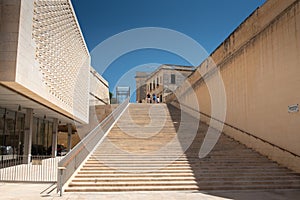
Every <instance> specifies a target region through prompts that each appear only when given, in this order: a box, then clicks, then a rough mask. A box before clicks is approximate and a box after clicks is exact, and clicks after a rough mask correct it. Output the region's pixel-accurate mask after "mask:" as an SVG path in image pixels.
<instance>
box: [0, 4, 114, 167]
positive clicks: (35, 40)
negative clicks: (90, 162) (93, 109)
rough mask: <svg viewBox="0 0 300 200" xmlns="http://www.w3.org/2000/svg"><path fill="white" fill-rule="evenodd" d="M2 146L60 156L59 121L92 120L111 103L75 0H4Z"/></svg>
mask: <svg viewBox="0 0 300 200" xmlns="http://www.w3.org/2000/svg"><path fill="white" fill-rule="evenodd" d="M0 13H1V14H0V43H1V45H0V147H1V151H0V154H1V160H6V159H9V158H10V155H24V156H25V157H27V159H25V160H24V162H25V163H26V162H30V156H31V154H33V155H34V154H44V153H45V154H46V152H45V150H46V149H48V148H49V147H50V148H51V146H52V147H54V148H52V151H51V154H52V155H53V156H55V155H56V146H57V133H58V125H67V124H68V127H72V125H71V124H73V123H74V121H75V122H76V123H80V124H85V123H88V122H89V106H90V103H93V104H108V103H109V94H108V83H107V81H105V80H104V79H103V78H102V77H101V76H100V75H99V74H98V73H97V72H96V71H95V70H94V69H93V68H92V67H91V66H90V54H89V51H88V49H87V46H86V43H85V40H84V38H83V35H82V32H81V29H80V26H79V24H78V22H77V19H76V15H75V12H74V10H73V7H72V4H71V2H70V0H60V1H53V0H13V1H12V0H0Z"/></svg>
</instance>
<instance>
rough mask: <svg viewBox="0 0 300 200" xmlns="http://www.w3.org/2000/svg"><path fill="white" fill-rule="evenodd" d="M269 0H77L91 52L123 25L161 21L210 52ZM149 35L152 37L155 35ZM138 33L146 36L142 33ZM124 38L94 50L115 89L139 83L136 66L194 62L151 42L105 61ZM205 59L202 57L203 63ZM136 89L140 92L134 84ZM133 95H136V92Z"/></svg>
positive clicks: (97, 64)
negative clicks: (146, 46)
mask: <svg viewBox="0 0 300 200" xmlns="http://www.w3.org/2000/svg"><path fill="white" fill-rule="evenodd" d="M264 2H265V0H186V1H183V0H151V1H148V0H72V4H73V7H74V10H75V12H76V15H77V18H78V21H79V24H80V27H81V30H82V32H83V35H84V38H85V41H86V43H87V46H88V49H89V51H90V52H93V49H94V48H95V47H98V46H99V45H102V42H103V41H105V40H107V39H109V38H110V37H112V36H114V35H116V34H119V33H121V32H123V31H127V30H130V29H135V28H142V27H159V28H167V29H171V30H174V31H178V32H180V33H183V34H185V35H186V36H188V37H190V38H192V39H193V40H195V41H197V42H198V43H199V44H200V45H201V46H202V47H203V48H204V49H205V51H206V52H207V53H208V54H210V53H211V52H212V51H213V50H215V49H216V48H217V47H218V46H219V45H220V44H221V43H222V42H223V41H224V40H225V39H226V38H227V37H228V36H229V35H230V33H231V32H232V31H234V29H236V28H237V27H238V25H239V24H240V23H241V22H243V21H244V20H245V19H246V18H247V17H248V16H249V15H250V14H251V13H252V12H253V11H254V10H255V9H256V8H257V7H259V6H261V5H262V4H263V3H264ZM149 37H150V39H151V35H150V36H149ZM153 37H154V36H153ZM136 39H137V40H142V39H143V38H139V37H138V36H137V37H136ZM148 39H149V38H148ZM132 42H135V41H132ZM176 42H177V41H174V44H176ZM122 44H123V43H122V42H121V44H120V43H118V44H112V45H110V48H109V49H108V50H107V51H105V53H103V54H101V55H100V54H97V53H91V56H92V66H93V67H94V68H95V69H96V70H97V71H99V72H100V74H101V75H102V76H103V77H104V78H105V79H106V80H107V81H108V82H109V84H110V90H111V91H114V87H115V86H116V84H118V85H125V84H127V83H128V85H130V86H131V87H134V83H132V82H134V77H132V76H133V75H134V71H136V70H141V71H143V70H145V71H146V70H147V71H151V70H153V69H154V68H153V67H156V66H157V65H159V64H164V63H166V64H179V65H191V63H190V62H189V61H188V60H187V59H186V58H183V57H181V56H179V55H177V54H174V53H171V52H167V51H165V50H161V49H151V48H144V49H139V50H135V51H131V52H127V53H126V54H124V55H120V56H119V57H118V58H116V59H114V60H113V62H111V63H110V64H109V65H108V66H103V63H101V62H99V60H105V59H106V58H105V57H106V56H109V55H110V54H113V53H114V52H117V51H118V49H119V48H122ZM124 45H126V44H125V43H124ZM202 59H203V58H199V63H198V64H200V62H201V61H202ZM105 65H106V64H105ZM103 69H104V70H103ZM124 74H126V78H124V76H123V75H124ZM122 76H123V78H122ZM130 76H131V77H130ZM123 79H124V80H123ZM120 80H121V82H120ZM131 90H132V92H134V90H133V88H132V89H131ZM131 99H132V100H134V99H135V96H134V93H133V96H132V98H131Z"/></svg>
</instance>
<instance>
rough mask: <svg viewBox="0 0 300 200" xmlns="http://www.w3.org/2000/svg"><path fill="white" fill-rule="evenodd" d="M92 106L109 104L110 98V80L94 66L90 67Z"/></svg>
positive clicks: (90, 98)
mask: <svg viewBox="0 0 300 200" xmlns="http://www.w3.org/2000/svg"><path fill="white" fill-rule="evenodd" d="M89 101H90V103H89V104H90V106H96V105H107V104H110V100H109V85H108V82H107V81H106V80H105V79H104V78H103V77H102V76H101V75H100V74H99V73H98V72H97V71H96V70H95V69H94V68H93V67H91V68H90V92H89Z"/></svg>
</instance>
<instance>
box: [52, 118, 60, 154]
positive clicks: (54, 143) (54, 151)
mask: <svg viewBox="0 0 300 200" xmlns="http://www.w3.org/2000/svg"><path fill="white" fill-rule="evenodd" d="M57 132H58V119H53V128H52V152H51V155H52V158H55V157H56V154H57Z"/></svg>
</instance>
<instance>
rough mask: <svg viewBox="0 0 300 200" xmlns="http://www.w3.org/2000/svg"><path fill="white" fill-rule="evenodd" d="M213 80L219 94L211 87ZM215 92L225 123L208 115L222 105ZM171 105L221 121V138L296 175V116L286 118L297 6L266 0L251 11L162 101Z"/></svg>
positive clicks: (299, 20) (297, 64)
mask: <svg viewBox="0 0 300 200" xmlns="http://www.w3.org/2000/svg"><path fill="white" fill-rule="evenodd" d="M218 77H221V78H222V80H223V83H224V89H223V88H220V85H218V84H214V83H215V81H216V80H217V79H218ZM189 85H191V87H190V88H189ZM209 85H210V86H209ZM208 88H209V89H208ZM218 90H224V92H225V93H224V94H225V96H226V99H225V100H224V102H225V104H224V105H225V108H223V110H225V111H226V117H225V121H224V120H222V119H220V118H219V117H220V116H221V115H220V114H219V113H218V111H217V112H215V113H213V114H212V108H213V106H212V104H218V101H223V99H221V98H222V97H221V96H218V94H221V93H222V91H218ZM212 93H214V95H212ZM194 94H196V96H197V101H195V100H194V99H193V98H192V95H194ZM213 98H214V99H213ZM175 99H176V100H177V101H178V100H179V101H181V102H180V106H181V107H182V108H183V107H185V108H187V109H189V110H190V112H191V113H192V112H194V114H195V115H197V113H195V110H196V107H198V106H199V109H200V113H201V115H200V117H201V118H200V120H202V121H204V122H206V123H209V122H210V120H212V121H214V120H215V121H216V122H218V121H219V122H220V121H224V123H225V124H224V127H223V132H224V133H225V134H227V135H229V136H230V137H233V138H234V139H236V140H238V141H240V142H241V143H244V144H245V145H247V146H248V147H250V148H253V149H255V150H257V151H258V152H260V153H261V154H264V155H266V156H268V157H269V158H270V159H272V160H274V161H277V162H278V163H280V164H282V165H284V166H286V167H288V168H290V169H292V170H295V171H297V172H300V113H299V112H288V106H290V105H295V104H299V103H300V1H299V0H284V1H282V0H269V1H267V2H266V3H265V4H264V5H263V6H261V7H260V8H258V9H257V10H256V11H254V12H253V13H252V14H251V15H250V16H249V17H248V18H247V19H246V20H245V21H244V22H243V23H242V24H241V25H240V26H239V27H238V28H237V29H236V30H235V31H234V32H233V33H232V34H231V35H230V36H229V37H228V38H227V39H226V40H225V41H224V42H223V43H222V44H221V45H220V46H219V47H218V48H217V49H216V50H215V51H214V52H213V53H212V54H211V56H210V57H209V58H208V59H207V60H205V61H204V62H203V63H202V64H200V66H199V67H198V69H197V70H196V71H195V72H194V73H193V74H192V75H191V76H190V77H189V78H188V79H187V80H186V84H184V85H183V86H182V87H181V88H178V90H177V91H175V93H173V94H172V95H169V96H168V98H167V101H168V102H172V103H173V104H174V105H175V102H176V101H175ZM212 102H214V103H212ZM176 105H179V104H176ZM218 105H220V104H218ZM214 109H215V110H217V109H222V108H217V109H216V107H215V108H214ZM219 115H220V116H219ZM215 124H218V123H215Z"/></svg>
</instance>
